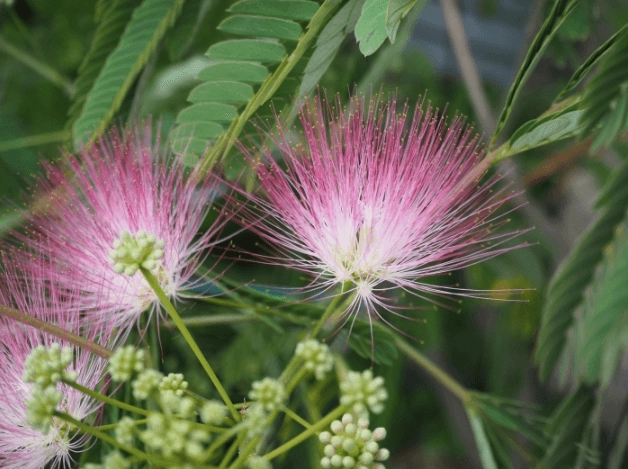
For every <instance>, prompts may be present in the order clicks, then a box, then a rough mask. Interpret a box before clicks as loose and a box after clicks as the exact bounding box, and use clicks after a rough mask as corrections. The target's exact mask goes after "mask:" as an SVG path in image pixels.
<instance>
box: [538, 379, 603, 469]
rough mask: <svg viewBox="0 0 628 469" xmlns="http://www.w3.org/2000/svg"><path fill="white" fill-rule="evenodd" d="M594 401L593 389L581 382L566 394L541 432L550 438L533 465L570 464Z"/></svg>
mask: <svg viewBox="0 0 628 469" xmlns="http://www.w3.org/2000/svg"><path fill="white" fill-rule="evenodd" d="M594 405H595V397H594V390H593V389H591V388H588V387H586V386H581V387H580V388H578V389H577V390H576V391H575V392H574V393H573V394H571V395H569V396H567V397H566V398H565V400H564V401H563V402H562V404H561V405H560V406H559V407H558V408H557V409H556V411H555V412H554V415H553V416H552V417H551V419H550V420H549V422H548V425H547V427H546V430H545V433H546V434H547V435H548V436H549V437H550V438H551V441H550V444H549V446H548V449H547V451H546V452H545V455H544V456H543V459H542V460H541V462H540V463H539V464H538V466H536V467H537V469H565V468H567V467H574V465H575V462H576V459H577V457H578V452H579V448H578V444H579V443H580V441H581V440H582V436H583V434H584V432H585V429H586V427H587V422H588V420H589V417H590V415H591V412H592V411H593V408H594Z"/></svg>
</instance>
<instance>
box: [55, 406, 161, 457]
mask: <svg viewBox="0 0 628 469" xmlns="http://www.w3.org/2000/svg"><path fill="white" fill-rule="evenodd" d="M53 415H54V416H55V417H57V418H60V419H61V420H64V421H65V422H68V423H69V424H71V425H73V426H75V427H76V428H77V429H78V430H79V431H80V432H82V433H87V434H88V435H92V436H95V437H96V438H98V439H99V440H102V441H104V442H106V443H109V444H110V445H111V446H113V447H115V448H118V449H121V450H122V451H126V452H127V453H129V454H132V455H133V456H135V457H137V458H140V459H143V460H145V461H148V462H150V463H151V464H154V465H156V466H159V467H169V466H170V465H171V464H172V461H164V460H163V458H161V457H156V456H151V455H150V454H147V453H144V452H143V451H140V450H139V449H137V448H133V447H131V446H125V445H122V444H120V443H119V442H118V441H117V440H116V439H115V438H114V437H112V436H110V435H108V434H107V433H105V432H102V431H100V430H98V429H96V428H94V427H92V426H91V425H87V424H85V423H83V422H81V421H80V420H77V419H75V418H74V417H72V416H71V415H68V414H66V413H64V412H55V413H54V414H53Z"/></svg>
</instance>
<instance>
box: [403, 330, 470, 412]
mask: <svg viewBox="0 0 628 469" xmlns="http://www.w3.org/2000/svg"><path fill="white" fill-rule="evenodd" d="M395 341H396V343H397V347H398V348H399V350H401V351H402V352H403V353H405V354H406V356H407V357H408V358H410V359H411V360H412V361H413V362H414V363H416V364H417V365H419V366H420V367H421V368H423V369H424V370H425V371H427V372H428V373H429V374H430V375H432V376H433V377H434V378H436V380H437V381H438V382H439V383H441V384H442V385H443V386H445V387H446V388H447V389H449V390H450V391H451V392H452V394H454V395H455V396H456V397H458V399H460V400H461V401H462V403H463V404H469V403H471V402H472V401H473V397H472V396H471V394H470V393H469V391H467V390H466V389H465V388H464V387H463V386H462V385H461V384H460V383H458V382H457V381H456V380H455V379H453V378H452V377H451V376H449V375H448V374H447V373H446V372H445V371H443V370H442V369H440V368H439V367H438V366H436V365H435V364H434V363H433V362H432V361H431V360H429V359H428V358H427V357H426V356H425V355H423V354H422V353H420V352H418V351H417V350H415V349H414V348H412V347H411V346H410V345H409V344H408V343H407V342H406V341H405V340H403V339H401V338H400V337H396V340H395Z"/></svg>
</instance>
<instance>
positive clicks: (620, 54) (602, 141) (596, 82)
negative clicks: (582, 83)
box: [582, 28, 628, 149]
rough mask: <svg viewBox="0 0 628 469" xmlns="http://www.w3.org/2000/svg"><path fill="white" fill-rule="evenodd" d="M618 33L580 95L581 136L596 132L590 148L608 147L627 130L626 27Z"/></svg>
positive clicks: (627, 55)
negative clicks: (582, 95) (582, 112)
mask: <svg viewBox="0 0 628 469" xmlns="http://www.w3.org/2000/svg"><path fill="white" fill-rule="evenodd" d="M618 34H619V37H618V38H617V39H616V41H615V42H614V43H613V44H612V46H610V48H609V50H608V51H607V52H606V54H605V56H604V58H603V59H602V63H601V64H600V68H599V69H598V71H597V73H596V74H595V75H594V76H593V78H592V79H591V81H590V82H589V83H588V85H587V88H586V90H585V93H584V97H583V107H584V114H583V115H582V122H583V124H584V127H585V129H584V135H590V134H593V133H595V134H596V136H595V138H594V140H593V143H592V145H591V147H592V149H597V148H599V147H601V146H608V145H610V144H611V143H612V142H613V140H615V138H616V137H617V136H618V135H622V134H624V133H625V132H626V131H628V67H626V57H628V28H624V29H622V31H621V32H619V33H618Z"/></svg>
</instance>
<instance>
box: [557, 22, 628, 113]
mask: <svg viewBox="0 0 628 469" xmlns="http://www.w3.org/2000/svg"><path fill="white" fill-rule="evenodd" d="M627 30H628V24H626V25H625V26H624V27H623V28H621V29H620V30H619V31H617V32H616V33H615V34H613V35H612V36H611V37H610V38H609V39H608V40H607V41H606V42H605V43H604V44H602V45H601V46H600V47H598V48H597V49H595V51H594V52H593V53H592V54H591V55H590V56H589V57H588V58H587V59H586V60H585V61H584V62H583V63H582V65H580V67H578V69H577V70H576V71H575V72H574V74H573V75H572V76H571V78H570V79H569V81H568V82H567V84H566V85H565V88H563V90H562V91H561V92H560V93H559V94H558V96H557V97H556V100H555V101H558V100H560V99H561V98H562V97H563V96H565V95H566V94H567V93H569V92H570V91H571V90H573V89H574V88H575V87H576V86H578V84H579V83H580V82H581V81H582V79H583V78H584V77H585V76H587V74H588V73H589V72H590V71H591V70H592V69H593V67H595V66H596V65H597V63H598V62H599V61H600V59H601V58H603V57H604V56H605V55H606V52H608V51H609V50H610V49H612V48H613V46H614V45H615V43H616V42H617V40H618V39H619V38H620V37H622V35H624V34H626V31H627Z"/></svg>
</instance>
